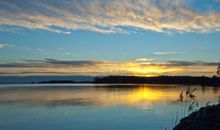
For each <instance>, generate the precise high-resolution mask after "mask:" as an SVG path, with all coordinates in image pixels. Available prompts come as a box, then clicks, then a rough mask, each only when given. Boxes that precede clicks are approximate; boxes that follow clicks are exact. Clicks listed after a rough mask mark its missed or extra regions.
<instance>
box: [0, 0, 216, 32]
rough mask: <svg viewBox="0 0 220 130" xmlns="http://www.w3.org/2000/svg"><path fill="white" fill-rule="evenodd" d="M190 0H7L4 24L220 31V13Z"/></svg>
mask: <svg viewBox="0 0 220 130" xmlns="http://www.w3.org/2000/svg"><path fill="white" fill-rule="evenodd" d="M190 3H191V2H189V0H135V1H134V0H105V1H104V0H91V1H88V0H64V1H59V0H53V1H44V0H32V1H29V0H23V1H16V0H10V1H9V0H3V1H0V6H1V7H2V8H1V10H0V14H1V17H0V25H1V26H12V27H13V26H14V27H21V28H28V29H41V30H47V31H52V32H56V33H64V34H69V33H71V31H73V30H89V31H94V32H99V33H130V32H133V30H127V29H125V28H124V27H131V28H134V30H135V29H136V28H138V29H143V30H151V31H156V32H169V31H176V32H195V31H196V32H210V31H219V30H220V14H219V12H218V11H215V9H214V8H213V9H212V10H211V11H210V10H203V11H198V10H196V9H194V7H193V6H192V5H191V4H190Z"/></svg>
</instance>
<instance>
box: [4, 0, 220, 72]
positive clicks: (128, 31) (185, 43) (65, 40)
mask: <svg viewBox="0 0 220 130" xmlns="http://www.w3.org/2000/svg"><path fill="white" fill-rule="evenodd" d="M219 41H220V1H219V0H63V1H60V0H1V1H0V76H15V75H16V76H26V75H89V76H106V75H132V76H158V75H192V76H201V75H205V76H213V75H215V73H216V71H217V66H218V63H219V62H220V50H219V48H220V43H219Z"/></svg>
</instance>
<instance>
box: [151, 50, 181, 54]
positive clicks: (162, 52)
mask: <svg viewBox="0 0 220 130" xmlns="http://www.w3.org/2000/svg"><path fill="white" fill-rule="evenodd" d="M174 54H182V53H181V52H166V51H165V52H164V51H161V52H154V53H153V55H174Z"/></svg>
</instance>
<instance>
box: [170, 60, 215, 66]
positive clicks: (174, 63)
mask: <svg viewBox="0 0 220 130" xmlns="http://www.w3.org/2000/svg"><path fill="white" fill-rule="evenodd" d="M166 65H167V66H218V62H205V61H168V62H167V63H166Z"/></svg>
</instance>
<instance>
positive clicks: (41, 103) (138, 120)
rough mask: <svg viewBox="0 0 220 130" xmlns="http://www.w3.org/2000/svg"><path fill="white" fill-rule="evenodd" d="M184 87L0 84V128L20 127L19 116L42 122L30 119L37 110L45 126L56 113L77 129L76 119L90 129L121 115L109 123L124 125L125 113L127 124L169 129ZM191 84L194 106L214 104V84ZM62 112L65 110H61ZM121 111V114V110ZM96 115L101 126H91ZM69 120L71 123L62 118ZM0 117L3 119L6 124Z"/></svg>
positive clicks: (110, 125)
mask: <svg viewBox="0 0 220 130" xmlns="http://www.w3.org/2000/svg"><path fill="white" fill-rule="evenodd" d="M187 88H188V87H186V86H175V85H114V86H110V85H109V86H108V85H103V86H102V85H65V84H63V85H54V86H53V85H23V86H16V85H13V86H10V85H9V86H5V87H4V86H1V88H0V123H1V125H0V128H1V127H3V128H4V129H6V130H9V129H10V130H11V129H15V128H17V127H18V126H19V127H20V128H21V129H22V130H26V129H27V127H26V126H27V124H26V123H25V122H20V121H19V120H20V118H21V121H22V120H27V119H30V120H28V122H29V123H34V124H33V125H37V124H38V123H40V124H41V123H42V122H38V123H36V122H34V121H35V120H36V118H37V119H38V118H42V117H41V116H40V115H42V113H44V117H43V119H42V120H43V121H44V122H43V123H45V124H44V125H46V127H47V129H53V128H54V126H53V125H50V123H51V121H52V119H51V116H57V117H58V119H59V120H58V119H56V120H57V121H58V122H57V123H58V124H60V125H64V124H65V125H67V126H68V125H69V126H70V128H74V129H77V130H78V129H79V130H81V129H82V130H83V129H86V126H84V125H73V124H76V123H80V122H81V123H82V122H85V123H86V122H87V123H91V124H90V125H89V126H90V127H91V129H92V128H93V127H94V128H93V129H94V130H96V129H100V130H101V129H103V128H113V125H114V126H115V125H116V124H115V121H117V120H118V121H120V118H123V120H124V121H121V124H120V125H119V124H118V125H116V126H115V127H114V129H116V130H120V129H123V128H126V129H129V128H130V127H131V126H128V125H127V123H128V122H129V121H130V120H131V119H127V118H132V123H133V125H134V126H136V128H139V129H144V128H154V129H155V130H157V129H161V127H162V126H163V128H170V127H172V125H173V122H174V116H175V114H176V111H178V109H180V107H181V104H180V103H179V102H178V101H177V99H178V97H179V94H180V92H181V91H182V90H186V89H187ZM191 88H197V91H196V92H195V95H196V96H197V100H198V102H199V103H200V106H204V104H205V103H206V102H208V101H211V102H212V103H217V101H218V98H219V95H220V92H219V89H218V88H212V87H209V88H206V87H200V86H192V87H191ZM48 108H49V109H48ZM78 108H80V109H78ZM58 109H59V111H58ZM33 112H34V113H38V114H39V115H38V114H34V113H33ZM65 112H67V113H68V114H67V115H65V114H64V113H65ZM21 113H22V115H20V116H18V117H13V116H12V117H11V115H12V114H18V115H19V114H21ZM61 113H63V114H61ZM122 113H124V114H125V115H121V114H122ZM60 114H61V115H60ZM72 114H73V115H72ZM85 114H87V115H93V114H94V115H96V116H95V119H94V116H91V117H90V116H86V115H85ZM74 115H75V116H76V115H77V118H74V117H75V116H74ZM103 115H105V116H103ZM39 116H40V117H39ZM71 116H73V117H71ZM85 116H86V117H85ZM99 120H101V121H103V123H104V124H103V126H97V127H95V126H96V124H94V122H96V123H98V122H99ZM69 121H71V122H72V123H73V124H71V123H68V122H69ZM158 121H161V122H160V123H161V126H160V128H159V126H157V125H155V123H157V122H158ZM4 122H9V124H8V125H7V123H4ZM10 122H14V124H10ZM143 122H146V123H143ZM137 126H138V127H137ZM36 129H37V128H36ZM39 129H40V128H39Z"/></svg>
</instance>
